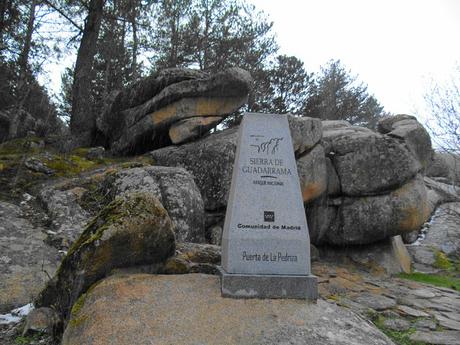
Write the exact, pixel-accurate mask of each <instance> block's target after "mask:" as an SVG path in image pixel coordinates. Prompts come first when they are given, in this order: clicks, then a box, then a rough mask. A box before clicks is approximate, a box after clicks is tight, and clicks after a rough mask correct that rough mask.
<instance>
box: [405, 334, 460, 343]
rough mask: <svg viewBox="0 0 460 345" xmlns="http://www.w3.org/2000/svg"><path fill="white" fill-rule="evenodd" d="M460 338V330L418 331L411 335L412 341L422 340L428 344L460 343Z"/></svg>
mask: <svg viewBox="0 0 460 345" xmlns="http://www.w3.org/2000/svg"><path fill="white" fill-rule="evenodd" d="M459 339H460V332H459V331H442V332H425V331H417V332H415V333H414V334H412V335H411V336H410V340H412V341H420V342H425V343H428V344H438V345H458V344H459Z"/></svg>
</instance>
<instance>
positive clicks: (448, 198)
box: [424, 176, 460, 206]
mask: <svg viewBox="0 0 460 345" xmlns="http://www.w3.org/2000/svg"><path fill="white" fill-rule="evenodd" d="M424 181H425V186H426V187H427V188H428V189H429V190H431V191H433V192H434V193H436V199H435V201H434V202H433V204H434V206H437V205H439V204H444V203H447V202H454V201H460V194H459V189H458V187H456V186H454V185H451V184H446V183H442V182H439V181H436V180H433V179H431V178H429V177H426V176H425V177H424Z"/></svg>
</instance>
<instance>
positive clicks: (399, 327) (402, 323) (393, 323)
mask: <svg viewBox="0 0 460 345" xmlns="http://www.w3.org/2000/svg"><path fill="white" fill-rule="evenodd" d="M383 325H384V326H385V327H386V328H388V329H391V330H392V331H397V332H401V331H407V330H408V329H409V328H410V327H411V324H410V322H409V321H407V320H404V319H399V318H396V319H386V320H384V321H383Z"/></svg>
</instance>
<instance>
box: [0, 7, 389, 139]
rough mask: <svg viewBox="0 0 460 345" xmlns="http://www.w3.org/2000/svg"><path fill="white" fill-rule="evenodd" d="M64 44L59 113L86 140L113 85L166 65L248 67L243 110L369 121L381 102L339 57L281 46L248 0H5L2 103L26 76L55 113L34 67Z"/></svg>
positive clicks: (10, 102) (0, 40)
mask: <svg viewBox="0 0 460 345" xmlns="http://www.w3.org/2000/svg"><path fill="white" fill-rule="evenodd" d="M63 52H64V53H67V54H71V55H74V56H75V63H74V65H73V66H72V67H70V68H67V69H66V71H65V73H64V74H63V78H62V80H63V84H62V88H63V89H62V93H61V98H60V100H59V101H58V103H59V104H58V108H59V114H60V115H61V116H62V115H64V116H67V117H68V118H70V129H71V131H72V133H73V134H75V135H78V136H81V137H82V138H83V139H82V143H81V144H91V142H90V141H91V140H92V139H90V138H94V131H95V118H96V114H97V113H99V112H100V111H101V109H102V108H103V106H104V100H105V99H106V98H107V97H108V96H109V95H110V94H111V93H112V92H113V91H114V90H119V89H122V88H124V87H126V86H127V85H129V84H131V83H134V82H136V81H137V80H139V78H141V77H143V76H145V75H146V74H147V73H152V71H156V70H159V69H162V68H168V67H187V68H194V69H200V70H202V71H207V72H210V73H215V72H218V71H220V70H222V69H225V68H227V67H231V66H238V67H241V68H244V69H246V70H248V71H249V72H250V73H251V75H252V76H253V78H254V80H255V83H254V84H255V87H254V89H253V91H252V93H251V94H250V96H249V102H248V106H247V110H249V111H258V112H267V113H281V114H283V113H292V114H295V115H298V116H313V117H319V118H321V119H344V120H348V121H350V122H351V123H354V124H364V125H369V126H373V124H374V123H375V122H376V120H377V119H378V117H379V116H380V115H381V114H382V112H383V107H382V106H381V105H380V104H379V103H378V101H377V100H376V99H375V97H373V96H372V95H370V94H369V93H368V91H367V86H366V85H365V84H363V83H360V82H358V80H357V77H355V76H353V75H352V74H351V73H350V72H349V71H348V70H346V68H345V67H344V66H343V65H342V64H341V63H340V61H338V60H337V61H330V62H329V63H327V64H326V66H324V67H323V68H322V69H321V71H320V72H319V73H312V72H311V71H307V69H306V68H305V66H304V64H303V62H302V61H301V60H299V59H298V58H296V57H294V56H286V55H277V52H278V45H277V42H276V39H275V34H274V32H273V23H272V22H271V21H270V20H269V18H268V17H267V16H266V15H265V14H264V13H263V12H260V11H258V10H257V9H256V8H255V7H254V6H253V5H251V4H249V3H247V2H246V1H244V0H132V1H130V0H87V1H83V0H32V1H25V0H5V1H2V2H1V4H0V69H2V71H4V73H2V77H1V78H0V96H2V97H0V111H2V109H5V108H7V107H12V106H18V104H26V103H27V102H24V100H22V101H21V99H25V98H26V96H27V95H30V94H31V93H30V92H28V91H27V90H29V87H26V85H34V87H35V88H38V89H40V90H41V93H42V97H45V98H46V99H47V104H48V110H47V111H48V112H52V113H53V116H56V114H57V112H56V107H55V105H54V104H53V103H52V102H51V101H50V99H49V97H48V95H47V93H46V90H45V89H44V88H43V87H41V86H40V85H39V84H38V83H37V82H36V77H37V75H39V74H43V73H44V69H43V65H44V64H46V61H47V60H49V58H50V57H53V56H54V57H56V56H58V55H59V54H62V53H63ZM29 103H32V104H33V103H34V102H31V101H30V100H29ZM29 110H30V111H31V112H34V109H29Z"/></svg>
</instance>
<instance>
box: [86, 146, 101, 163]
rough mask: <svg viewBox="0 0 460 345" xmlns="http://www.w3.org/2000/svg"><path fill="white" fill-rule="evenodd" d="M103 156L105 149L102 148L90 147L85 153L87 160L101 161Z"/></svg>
mask: <svg viewBox="0 0 460 345" xmlns="http://www.w3.org/2000/svg"><path fill="white" fill-rule="evenodd" d="M104 155H105V148H104V147H102V146H98V147H91V148H90V149H89V150H88V152H87V153H86V158H87V159H89V160H96V159H103V158H104Z"/></svg>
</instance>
